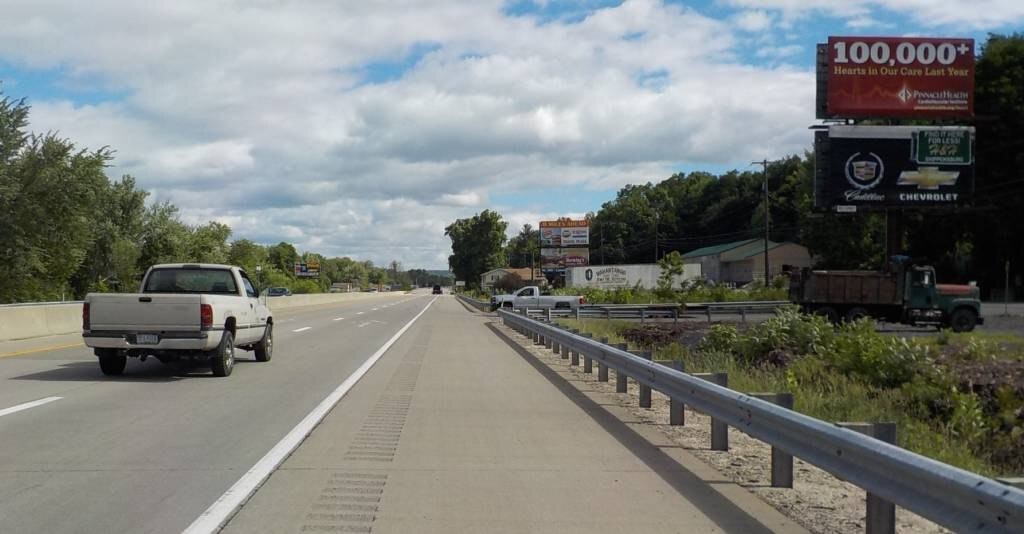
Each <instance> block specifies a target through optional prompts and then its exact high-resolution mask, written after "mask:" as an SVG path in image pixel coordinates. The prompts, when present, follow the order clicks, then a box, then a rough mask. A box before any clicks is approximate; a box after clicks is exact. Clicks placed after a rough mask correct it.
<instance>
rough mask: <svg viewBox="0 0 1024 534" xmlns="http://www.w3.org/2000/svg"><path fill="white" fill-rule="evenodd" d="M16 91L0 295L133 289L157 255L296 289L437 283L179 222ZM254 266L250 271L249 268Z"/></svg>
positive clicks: (6, 163)
mask: <svg viewBox="0 0 1024 534" xmlns="http://www.w3.org/2000/svg"><path fill="white" fill-rule="evenodd" d="M28 117H29V107H28V106H27V105H26V104H25V102H24V100H13V99H11V98H9V97H7V96H5V95H0V303H12V302H37V301H47V300H65V299H67V300H71V299H80V298H82V297H83V296H84V295H85V294H86V293H88V292H90V291H135V290H136V289H137V287H138V284H139V282H140V279H141V276H142V274H143V273H144V272H145V269H146V268H148V267H149V266H150V265H153V264H157V263H178V262H182V263H184V262H195V263H228V264H232V265H238V266H240V267H243V268H245V269H246V270H247V271H248V272H249V273H250V275H252V276H253V277H254V278H256V279H258V280H259V283H260V284H261V285H262V286H264V287H269V286H283V287H288V288H290V289H291V290H292V291H293V292H296V293H315V292H323V291H327V290H328V289H329V288H330V287H331V284H332V283H334V282H342V283H351V284H352V285H353V286H354V287H356V288H365V287H371V286H373V287H376V286H380V285H399V286H403V287H409V286H411V285H414V284H417V283H418V284H420V285H433V284H444V283H447V281H448V278H447V277H445V276H441V275H439V274H438V273H435V272H427V271H424V270H422V269H413V270H404V269H403V268H402V266H401V265H400V264H399V263H398V262H397V261H394V262H391V264H390V265H387V266H375V265H374V264H373V262H370V261H358V260H353V259H351V258H347V257H341V258H325V257H323V256H322V255H320V254H317V253H316V252H304V253H301V254H300V253H299V252H298V251H297V250H296V249H295V247H294V246H293V245H292V244H290V243H285V242H281V243H278V244H276V245H261V244H259V243H254V242H253V241H251V240H248V239H236V240H233V241H230V240H229V239H230V237H231V228H230V227H229V226H227V225H225V224H223V223H219V222H216V221H210V222H207V223H206V224H201V225H195V226H194V225H189V224H186V223H184V222H182V220H181V218H180V217H179V214H178V208H177V207H175V206H174V205H173V204H171V203H170V202H154V203H150V204H148V205H147V202H146V200H147V198H148V196H149V193H148V192H146V191H144V190H142V189H140V188H139V187H138V185H137V183H136V181H135V178H133V177H132V176H128V175H126V176H123V177H121V179H120V180H111V179H109V178H108V177H107V175H106V174H105V172H104V170H105V169H106V167H107V166H108V164H109V162H110V161H111V159H112V151H111V150H110V149H109V148H101V149H98V150H83V149H79V148H76V146H75V144H74V142H72V141H71V140H69V139H64V138H61V137H59V136H58V135H57V134H55V133H52V132H50V133H46V134H36V133H31V132H29V131H28V129H27V124H28ZM311 260H319V262H320V269H321V271H320V272H321V275H320V277H319V278H313V279H303V278H296V277H295V275H294V268H293V265H294V263H295V262H300V261H302V262H309V261H311ZM257 266H260V267H261V269H262V270H261V272H260V273H259V275H257V271H256V267H257Z"/></svg>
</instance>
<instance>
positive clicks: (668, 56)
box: [0, 0, 1024, 269]
mask: <svg viewBox="0 0 1024 534" xmlns="http://www.w3.org/2000/svg"><path fill="white" fill-rule="evenodd" d="M0 7H2V12H3V13H4V18H5V20H6V21H7V23H6V24H3V25H0V84H2V85H0V90H2V91H3V93H4V94H5V95H6V96H8V97H11V98H22V97H24V98H25V99H26V101H27V102H28V104H29V105H30V106H31V108H32V110H31V116H30V128H31V129H32V130H33V131H36V132H49V131H52V132H57V133H59V135H60V136H62V137H67V138H70V139H72V140H73V141H75V142H76V143H77V145H78V146H79V147H80V148H92V149H95V148H100V147H104V146H109V147H111V148H113V149H114V150H115V151H116V153H115V159H114V161H113V162H112V165H111V166H110V168H109V169H108V174H109V176H110V177H111V178H112V179H118V178H120V177H121V176H122V175H125V174H130V175H132V176H134V177H135V178H136V180H137V182H138V184H139V186H140V187H141V188H143V189H146V190H147V191H149V192H150V193H151V195H150V201H164V200H169V201H171V202H172V203H174V204H175V205H176V206H178V207H179V209H180V213H181V217H182V219H183V220H184V221H185V222H188V223H190V224H202V223H205V222H206V221H209V220H216V221H220V222H223V223H226V224H228V225H230V226H231V228H232V230H233V234H232V239H240V238H247V239H252V240H254V241H257V242H260V243H264V244H274V243H277V242H280V241H287V242H290V243H293V244H295V245H296V248H297V249H299V251H301V252H305V251H310V252H318V253H320V254H323V255H325V256H328V257H333V256H348V257H351V258H355V259H359V260H372V261H373V262H374V263H376V264H386V263H389V262H391V261H392V260H398V261H399V262H401V263H402V265H403V266H405V267H406V268H416V267H419V268H428V269H443V268H447V258H448V255H449V254H450V253H451V249H450V245H451V244H450V241H449V240H448V239H447V238H446V237H445V236H444V227H445V226H447V225H448V224H450V223H451V222H453V221H454V220H455V219H457V218H461V217H469V216H472V215H473V214H475V213H478V212H480V211H482V210H483V209H492V210H496V211H498V212H499V213H500V214H501V215H502V216H503V218H504V219H505V220H506V221H508V222H509V234H510V235H513V234H515V233H516V232H517V231H518V229H519V228H520V227H521V226H522V225H523V224H524V223H529V224H532V225H533V226H534V227H536V226H537V222H538V221H540V220H546V219H551V218H557V217H560V216H581V215H583V214H584V213H586V212H588V211H597V210H598V209H600V207H601V204H603V203H604V202H607V201H609V200H612V199H613V198H614V197H615V194H616V192H617V191H618V190H619V189H620V188H621V187H622V186H624V185H626V184H636V183H647V182H658V181H660V180H664V179H665V178H668V177H669V176H671V175H672V174H674V173H678V172H691V171H696V170H707V171H711V172H716V173H717V172H723V171H726V170H729V169H734V168H736V169H747V168H750V167H749V165H750V162H751V161H755V160H760V159H763V158H768V159H776V158H780V157H784V156H786V155H789V154H801V153H803V152H804V151H806V150H808V149H809V148H810V146H811V142H812V134H811V132H810V131H809V130H808V126H810V125H812V124H815V119H814V50H815V43H818V42H824V41H825V40H827V38H828V36H829V35H921V36H933V37H968V38H974V39H975V40H976V41H977V42H978V44H981V43H983V42H984V40H985V38H986V36H987V35H988V33H989V32H996V33H1010V32H1013V31H1021V29H1022V27H1024V2H1021V1H1020V0H944V1H939V0H704V1H696V2H682V1H667V0H665V1H661V0H626V1H611V0H580V1H575V2H571V1H562V0H509V1H504V0H436V1H433V0H388V1H367V0H359V1H355V0H175V1H173V2H137V1H133V0H90V1H89V2H81V1H78V0H33V1H32V2H25V1H23V0H15V1H12V0H0ZM11 21H18V22H17V23H16V24H14V23H11Z"/></svg>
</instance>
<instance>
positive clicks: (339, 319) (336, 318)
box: [334, 317, 345, 321]
mask: <svg viewBox="0 0 1024 534" xmlns="http://www.w3.org/2000/svg"><path fill="white" fill-rule="evenodd" d="M334 320H335V321H343V320H345V318H344V317H335V318H334Z"/></svg>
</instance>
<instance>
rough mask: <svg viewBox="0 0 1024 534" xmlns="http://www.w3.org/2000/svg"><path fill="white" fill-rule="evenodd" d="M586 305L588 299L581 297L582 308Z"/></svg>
mask: <svg viewBox="0 0 1024 534" xmlns="http://www.w3.org/2000/svg"><path fill="white" fill-rule="evenodd" d="M586 303H587V298H586V297H580V306H582V305H584V304H586Z"/></svg>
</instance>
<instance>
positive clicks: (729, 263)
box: [683, 239, 813, 284]
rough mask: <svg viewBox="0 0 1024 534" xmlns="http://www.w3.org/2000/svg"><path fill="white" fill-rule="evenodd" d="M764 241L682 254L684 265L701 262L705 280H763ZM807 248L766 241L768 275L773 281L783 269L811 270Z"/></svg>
mask: <svg viewBox="0 0 1024 534" xmlns="http://www.w3.org/2000/svg"><path fill="white" fill-rule="evenodd" d="M764 245H765V243H764V239H745V240H743V241H733V242H731V243H722V244H720V245H713V246H709V247H701V248H698V249H696V250H691V251H690V252H687V253H685V254H683V260H684V261H686V262H687V263H700V265H701V272H702V273H703V275H704V278H706V279H708V280H711V281H714V282H726V283H733V284H746V283H749V282H752V281H754V280H763V279H764V255H765V246H764ZM812 263H813V259H812V258H811V255H810V252H809V251H808V250H807V247H804V246H802V245H798V244H796V243H790V242H782V243H777V242H775V241H768V274H769V276H770V277H771V278H775V277H776V276H778V275H779V274H781V273H782V271H783V268H784V267H786V268H789V267H797V268H802V267H810V266H811V264H812Z"/></svg>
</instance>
